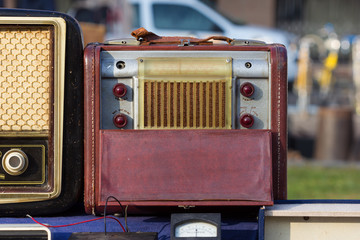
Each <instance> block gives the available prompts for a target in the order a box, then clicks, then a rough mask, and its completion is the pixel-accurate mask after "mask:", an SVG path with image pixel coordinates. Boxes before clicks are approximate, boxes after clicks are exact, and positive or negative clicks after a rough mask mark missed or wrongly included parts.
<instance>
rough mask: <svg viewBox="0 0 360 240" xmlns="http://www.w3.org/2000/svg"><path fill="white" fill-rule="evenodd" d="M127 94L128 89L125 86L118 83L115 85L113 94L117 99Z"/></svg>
mask: <svg viewBox="0 0 360 240" xmlns="http://www.w3.org/2000/svg"><path fill="white" fill-rule="evenodd" d="M126 93H127V88H126V86H125V84H123V83H117V84H115V85H114V87H113V94H114V95H115V97H118V98H122V97H124V96H125V95H126Z"/></svg>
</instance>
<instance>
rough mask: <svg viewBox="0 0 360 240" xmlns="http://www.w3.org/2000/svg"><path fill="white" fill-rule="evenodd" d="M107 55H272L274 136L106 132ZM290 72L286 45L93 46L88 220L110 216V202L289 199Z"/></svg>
mask: <svg viewBox="0 0 360 240" xmlns="http://www.w3.org/2000/svg"><path fill="white" fill-rule="evenodd" d="M103 50H106V51H169V50H173V51H209V50H212V51H268V52H269V53H270V57H271V59H270V61H271V76H272V82H271V119H272V121H271V128H270V129H269V131H264V130H194V131H191V130H190V131H189V130H176V131H170V130H146V131H143V130H100V129H99V121H100V115H99V110H100V107H99V102H100V99H99V98H100V94H99V92H100V89H99V76H100V70H99V65H100V64H99V62H100V61H99V59H100V58H99V56H100V52H101V51H103ZM86 58H87V59H86ZM286 72H287V69H286V49H285V47H284V46H282V45H278V44H273V45H256V46H230V45H212V46H208V45H197V46H191V47H179V46H177V45H167V44H165V45H161V44H158V45H143V46H120V45H102V44H100V45H88V46H87V48H86V49H85V208H86V211H87V213H100V212H101V211H103V208H104V204H105V199H106V197H107V196H109V195H113V196H115V197H117V198H119V200H120V201H121V202H122V203H123V204H124V205H130V206H135V207H136V206H154V207H155V206H175V205H176V206H177V205H190V206H240V205H247V206H253V205H271V204H272V203H273V200H274V199H275V200H277V199H286V179H287V176H286V171H287V169H286V161H287V76H286ZM267 148H268V150H266V149H267ZM196 149H200V150H196ZM264 151H265V152H264ZM259 152H261V154H262V155H261V157H259V155H258V154H259ZM268 154H271V155H270V157H269V155H268ZM228 161H230V162H228ZM231 165H232V166H233V168H231V167H230V166H231ZM191 167H193V168H191ZM214 169H216V170H214ZM196 173H198V174H196ZM187 174H188V175H187ZM209 174H211V175H209ZM258 175H261V176H258ZM269 191H270V192H269ZM116 209H117V206H116V204H115V203H113V202H111V203H109V211H110V212H111V211H116Z"/></svg>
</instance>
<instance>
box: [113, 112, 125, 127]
mask: <svg viewBox="0 0 360 240" xmlns="http://www.w3.org/2000/svg"><path fill="white" fill-rule="evenodd" d="M113 122H114V125H115V126H116V127H118V128H123V127H125V126H126V124H127V117H126V115H124V114H117V115H115V117H114V119H113Z"/></svg>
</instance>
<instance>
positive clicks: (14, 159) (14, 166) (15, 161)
mask: <svg viewBox="0 0 360 240" xmlns="http://www.w3.org/2000/svg"><path fill="white" fill-rule="evenodd" d="M28 164H29V161H28V157H27V155H26V153H24V152H23V151H21V150H20V149H12V150H9V151H7V152H6V153H5V154H4V157H3V160H2V167H3V168H4V170H5V171H6V172H7V173H8V174H10V175H13V176H17V175H20V174H22V173H24V172H25V171H26V169H27V167H28Z"/></svg>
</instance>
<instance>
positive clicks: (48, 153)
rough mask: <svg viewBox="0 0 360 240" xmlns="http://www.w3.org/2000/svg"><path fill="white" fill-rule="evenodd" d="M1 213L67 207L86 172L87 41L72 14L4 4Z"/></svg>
mask: <svg viewBox="0 0 360 240" xmlns="http://www.w3.org/2000/svg"><path fill="white" fill-rule="evenodd" d="M0 35H1V37H0V52H1V54H0V58H1V71H0V157H1V166H0V215H1V216H4V215H25V214H26V213H31V214H34V215H37V214H50V213H55V212H60V211H64V210H65V209H67V208H69V207H70V206H71V205H72V204H73V203H75V202H76V201H77V199H78V197H79V196H80V194H81V190H82V185H83V182H82V178H83V170H82V169H83V140H82V139H83V82H82V79H83V74H82V73H83V68H82V62H83V60H82V59H83V44H82V37H81V32H80V28H79V27H78V24H77V23H76V21H75V20H74V19H72V18H70V17H69V16H67V15H64V14H60V13H54V12H43V11H29V10H10V9H2V10H0Z"/></svg>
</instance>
